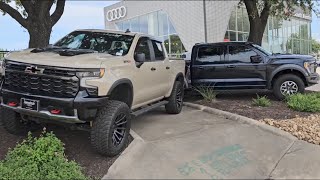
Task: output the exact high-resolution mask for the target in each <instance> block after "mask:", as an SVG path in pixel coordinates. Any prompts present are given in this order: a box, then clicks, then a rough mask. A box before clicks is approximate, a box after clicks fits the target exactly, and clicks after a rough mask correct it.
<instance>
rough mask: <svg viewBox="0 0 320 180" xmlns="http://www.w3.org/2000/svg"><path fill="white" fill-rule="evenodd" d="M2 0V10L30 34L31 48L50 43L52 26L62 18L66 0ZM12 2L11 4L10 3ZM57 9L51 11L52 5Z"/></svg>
mask: <svg viewBox="0 0 320 180" xmlns="http://www.w3.org/2000/svg"><path fill="white" fill-rule="evenodd" d="M11 1H13V0H0V11H2V12H3V13H4V14H8V15H10V16H11V17H12V18H13V19H15V20H16V21H17V22H18V23H19V24H20V25H21V26H22V27H24V28H26V29H27V30H28V32H29V35H30V40H29V48H36V47H45V46H47V45H48V44H49V40H50V35H51V32H52V27H53V26H54V25H55V24H56V23H57V22H58V21H59V19H60V18H61V16H62V14H63V12H64V7H65V0H14V3H15V6H16V7H13V6H12V2H11ZM9 3H10V4H9ZM54 4H55V10H54V11H53V13H52V14H51V13H50V10H51V8H52V7H54Z"/></svg>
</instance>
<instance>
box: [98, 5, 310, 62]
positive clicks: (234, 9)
mask: <svg viewBox="0 0 320 180" xmlns="http://www.w3.org/2000/svg"><path fill="white" fill-rule="evenodd" d="M238 4H239V1H209V0H202V1H200V0H198V1H131V0H130V1H125V0H124V1H120V2H118V3H116V4H113V5H111V6H108V7H105V8H104V17H105V28H106V29H112V30H123V31H126V30H127V29H129V30H130V31H131V32H141V33H147V34H150V35H153V36H156V37H157V38H158V39H160V40H162V41H163V42H164V44H165V46H166V49H167V52H168V54H169V55H170V56H171V57H180V56H181V54H183V53H185V52H190V51H191V49H192V46H193V45H194V44H196V43H201V42H208V43H214V42H222V41H246V40H247V39H248V35H249V29H250V25H249V18H248V15H247V12H246V9H245V7H239V6H238ZM311 20H312V18H311V15H307V14H304V13H303V11H299V10H297V11H296V13H295V15H294V17H292V18H290V20H284V19H280V18H277V17H270V18H269V20H268V24H267V27H266V30H265V32H264V37H263V43H262V46H263V47H264V48H266V49H268V50H270V51H271V52H273V53H295V54H309V53H310V52H311Z"/></svg>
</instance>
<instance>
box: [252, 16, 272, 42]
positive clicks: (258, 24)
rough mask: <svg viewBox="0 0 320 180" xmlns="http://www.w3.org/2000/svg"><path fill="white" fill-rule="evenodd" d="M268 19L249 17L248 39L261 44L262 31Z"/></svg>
mask: <svg viewBox="0 0 320 180" xmlns="http://www.w3.org/2000/svg"><path fill="white" fill-rule="evenodd" d="M267 22H268V20H261V19H260V18H259V17H258V18H252V19H250V34H249V38H248V41H249V42H253V43H255V44H258V45H260V46H261V44H262V38H263V33H264V31H265V29H266V26H267Z"/></svg>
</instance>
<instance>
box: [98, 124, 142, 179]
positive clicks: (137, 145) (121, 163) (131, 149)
mask: <svg viewBox="0 0 320 180" xmlns="http://www.w3.org/2000/svg"><path fill="white" fill-rule="evenodd" d="M130 135H131V136H132V137H133V141H132V142H131V143H130V144H129V146H128V147H127V148H126V149H125V150H124V151H123V152H122V153H121V154H120V156H119V157H118V158H117V159H116V161H114V162H113V164H112V165H111V166H110V168H109V170H108V172H107V174H106V175H104V177H103V178H102V179H114V178H113V177H114V176H115V175H116V173H117V172H118V170H119V169H120V168H119V167H122V168H123V167H125V166H126V165H130V164H134V160H133V158H132V157H135V155H136V154H138V153H140V152H141V150H142V148H143V147H144V146H145V141H144V140H143V139H142V138H141V137H140V136H139V135H138V134H137V133H136V132H134V131H133V130H132V129H131V130H130Z"/></svg>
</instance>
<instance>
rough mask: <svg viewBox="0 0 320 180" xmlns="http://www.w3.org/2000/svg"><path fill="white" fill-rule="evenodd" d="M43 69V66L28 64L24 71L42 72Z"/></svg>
mask: <svg viewBox="0 0 320 180" xmlns="http://www.w3.org/2000/svg"><path fill="white" fill-rule="evenodd" d="M43 71H44V69H43V68H38V67H37V66H29V67H26V70H24V72H26V73H31V74H42V73H43Z"/></svg>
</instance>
